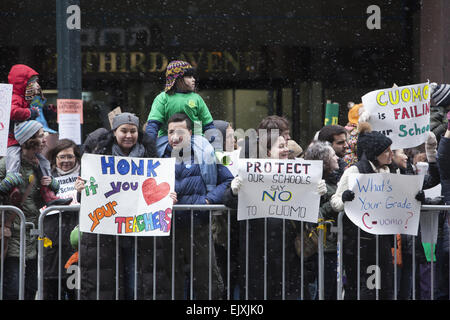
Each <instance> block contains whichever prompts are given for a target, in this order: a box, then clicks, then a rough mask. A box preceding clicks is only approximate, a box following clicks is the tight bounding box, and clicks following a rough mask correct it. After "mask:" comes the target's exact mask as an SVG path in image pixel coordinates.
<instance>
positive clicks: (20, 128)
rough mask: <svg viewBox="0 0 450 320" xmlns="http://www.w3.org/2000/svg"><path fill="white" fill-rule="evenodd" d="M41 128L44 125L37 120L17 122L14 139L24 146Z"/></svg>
mask: <svg viewBox="0 0 450 320" xmlns="http://www.w3.org/2000/svg"><path fill="white" fill-rule="evenodd" d="M41 128H42V124H41V123H40V122H38V121H36V120H28V121H23V122H17V123H16V124H15V125H14V138H15V139H16V140H17V142H19V144H20V145H22V144H24V143H25V142H27V140H28V139H30V138H31V137H32V136H33V135H34V134H35V133H36V132H38V131H39V129H41Z"/></svg>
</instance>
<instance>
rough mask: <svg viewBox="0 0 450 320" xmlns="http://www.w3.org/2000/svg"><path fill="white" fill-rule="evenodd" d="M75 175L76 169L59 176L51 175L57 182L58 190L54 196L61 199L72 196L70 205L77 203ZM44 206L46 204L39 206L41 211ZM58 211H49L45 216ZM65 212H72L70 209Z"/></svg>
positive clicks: (76, 175) (76, 174) (76, 173)
mask: <svg viewBox="0 0 450 320" xmlns="http://www.w3.org/2000/svg"><path fill="white" fill-rule="evenodd" d="M77 177H78V171H76V172H73V173H71V174H67V175H64V176H61V177H53V178H54V179H55V180H57V181H58V183H59V191H58V193H57V194H56V196H57V197H59V198H61V199H68V198H72V202H71V203H70V204H71V205H72V204H78V201H77V190H76V189H75V181H76V180H77ZM45 208H47V206H44V207H43V208H41V212H42V211H43V210H44V209H45ZM58 212H59V211H58V210H54V211H50V212H49V213H47V216H49V215H52V214H55V213H58ZM67 213H68V214H73V212H71V211H68V212H67Z"/></svg>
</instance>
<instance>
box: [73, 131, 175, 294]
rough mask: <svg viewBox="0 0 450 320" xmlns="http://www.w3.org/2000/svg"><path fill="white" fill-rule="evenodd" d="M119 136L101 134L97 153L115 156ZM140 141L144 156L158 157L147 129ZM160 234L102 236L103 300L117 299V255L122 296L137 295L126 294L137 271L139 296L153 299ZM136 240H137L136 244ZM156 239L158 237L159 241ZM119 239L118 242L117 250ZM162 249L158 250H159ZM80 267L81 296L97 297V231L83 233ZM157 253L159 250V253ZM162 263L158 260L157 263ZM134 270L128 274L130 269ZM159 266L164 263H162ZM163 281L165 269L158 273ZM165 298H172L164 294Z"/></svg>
mask: <svg viewBox="0 0 450 320" xmlns="http://www.w3.org/2000/svg"><path fill="white" fill-rule="evenodd" d="M114 143H115V138H114V136H113V133H112V132H108V133H106V134H103V135H101V136H100V137H99V138H98V141H97V142H95V143H94V145H96V147H95V148H94V150H93V153H94V154H102V155H112V146H113V144H114ZM138 143H141V144H142V145H144V148H145V154H144V157H148V158H157V157H158V156H157V153H156V145H155V142H154V141H153V140H152V139H151V138H150V137H149V136H148V135H147V134H144V133H143V132H139V138H138ZM157 238H158V237H137V238H136V237H129V236H117V237H116V236H111V235H100V236H99V246H100V253H99V260H100V290H99V298H100V299H101V300H113V299H116V276H117V272H116V257H117V254H119V261H118V267H119V272H118V275H119V279H118V289H119V298H120V299H124V298H130V294H131V299H132V298H133V297H134V292H128V294H126V295H125V290H124V288H125V287H126V283H125V281H126V279H125V278H127V279H128V283H130V281H132V282H133V283H134V272H133V269H134V270H136V272H137V284H138V285H137V299H152V298H153V297H152V294H153V254H154V252H153V245H154V244H153V241H157V243H158V242H159V240H160V239H157ZM135 239H137V241H136V243H135ZM155 239H156V240H155ZM116 241H118V242H119V243H118V245H117V249H116ZM135 245H137V268H133V266H134V250H135ZM157 252H158V250H157ZM79 254H80V269H81V299H86V300H95V299H96V298H97V294H96V293H97V234H90V233H83V234H82V236H81V241H80V252H79ZM155 254H156V253H155ZM157 266H158V263H157ZM130 267H131V270H132V271H131V272H130V273H127V274H128V276H126V272H125V271H124V270H125V268H126V270H130V269H129V268H130ZM158 267H159V268H162V267H163V266H162V265H161V264H159V266H158ZM157 274H158V275H159V279H157V282H159V281H167V280H163V279H160V277H161V276H162V275H163V273H162V272H157ZM163 298H169V296H164V297H163Z"/></svg>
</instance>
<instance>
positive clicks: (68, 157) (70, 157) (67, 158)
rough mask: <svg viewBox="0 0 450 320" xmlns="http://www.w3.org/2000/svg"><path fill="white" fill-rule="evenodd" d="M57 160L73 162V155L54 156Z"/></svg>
mask: <svg viewBox="0 0 450 320" xmlns="http://www.w3.org/2000/svg"><path fill="white" fill-rule="evenodd" d="M56 157H57V158H58V159H59V160H73V159H75V156H74V155H73V154H63V155H62V156H56Z"/></svg>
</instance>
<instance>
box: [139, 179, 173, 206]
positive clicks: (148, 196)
mask: <svg viewBox="0 0 450 320" xmlns="http://www.w3.org/2000/svg"><path fill="white" fill-rule="evenodd" d="M169 192H170V185H169V184H168V183H167V182H163V183H160V184H158V185H157V184H156V180H155V179H153V178H149V179H147V180H145V181H144V183H143V184H142V194H143V195H144V199H145V202H147V205H151V204H152V203H155V202H158V201H159V200H161V199H164V198H165V197H166V196H167V195H168V194H169Z"/></svg>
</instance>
